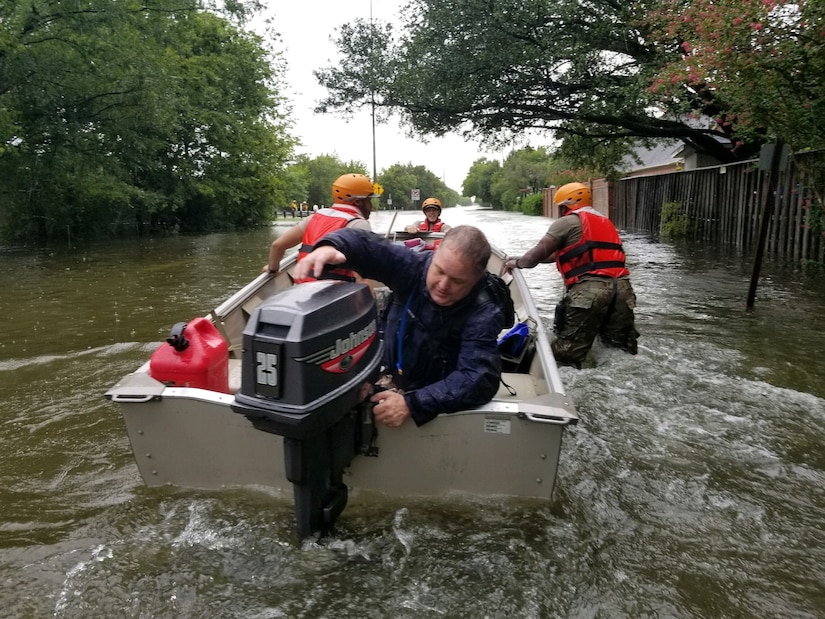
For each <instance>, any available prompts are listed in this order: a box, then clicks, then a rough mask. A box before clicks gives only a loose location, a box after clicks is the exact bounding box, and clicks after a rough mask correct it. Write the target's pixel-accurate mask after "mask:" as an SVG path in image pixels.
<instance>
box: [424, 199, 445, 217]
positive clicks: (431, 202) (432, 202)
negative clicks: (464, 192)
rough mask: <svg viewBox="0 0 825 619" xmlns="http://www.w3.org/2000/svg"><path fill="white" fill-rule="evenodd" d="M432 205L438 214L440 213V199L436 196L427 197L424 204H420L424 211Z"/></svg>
mask: <svg viewBox="0 0 825 619" xmlns="http://www.w3.org/2000/svg"><path fill="white" fill-rule="evenodd" d="M431 206H434V207H435V208H437V209H438V214H439V215H440V214H441V200H439V199H438V198H427V199H426V200H424V204H422V205H421V210H422V211H426V210H427V209H428V208H429V207H431Z"/></svg>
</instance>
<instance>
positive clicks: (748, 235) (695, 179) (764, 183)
mask: <svg viewBox="0 0 825 619" xmlns="http://www.w3.org/2000/svg"><path fill="white" fill-rule="evenodd" d="M824 166H825V152H823V151H816V152H811V153H804V154H801V155H800V154H798V155H795V156H794V157H792V158H791V160H790V162H789V165H788V166H787V168H786V169H785V170H784V171H782V172H780V174H779V176H778V178H776V179H775V180H774V187H775V190H774V191H770V186H769V184H768V180H769V174H768V172H764V171H760V165H759V161H756V160H754V161H747V162H744V163H739V164H735V165H724V166H715V167H710V168H701V169H698V170H690V171H686V172H673V173H670V174H661V175H657V176H639V177H633V178H627V179H624V180H621V181H618V182H615V183H611V185H612V191H610V192H609V198H608V200H609V203H608V204H607V205H606V206H607V208H606V209H605V205H604V204H601V205H600V207H601V208H600V210H602V211H603V212H604V211H605V210H606V211H607V213H608V215H609V216H610V218H611V220H612V221H613V223H614V224H616V226H617V227H618V228H620V229H622V230H627V231H630V232H649V233H652V234H656V235H658V234H659V232H660V226H661V214H662V207H663V206H664V205H665V204H668V203H678V204H679V205H680V206H681V212H682V213H684V214H687V216H688V218H689V220H690V223H691V231H692V232H691V234H692V236H693V238H694V239H695V240H697V241H703V242H707V243H714V244H718V245H720V246H728V247H731V248H735V249H737V250H738V251H740V252H743V253H752V252H753V251H754V250H755V248H756V243H757V241H758V240H759V225H760V219H761V216H762V212H763V208H764V197H765V196H766V195H767V194H768V193H770V194H771V195H770V200H771V201H772V207H773V208H772V215H771V220H770V226H769V230H768V236H767V239H766V243H765V255H766V256H771V257H772V258H773V259H774V260H777V261H780V262H786V261H787V262H794V263H800V262H803V261H815V262H819V263H823V264H825V237H824V236H823V235H824V234H825V232H824V231H823V228H825V217H823V205H822V203H821V201H820V200H818V199H816V197H815V196H814V195H813V192H812V191H811V189H810V186H809V184H808V183H809V182H811V181H809V179H810V178H812V176H811V170H812V169H818V170H820V173H819V175H818V178H820V179H821V178H822V173H821V170H822V169H823V167H824ZM763 167H764V166H763ZM813 177H814V178H816V177H817V175H814V176H813ZM819 182H821V181H819ZM823 189H825V188H823V187H821V186H818V195H819V196H822V192H823ZM594 198H595V194H594Z"/></svg>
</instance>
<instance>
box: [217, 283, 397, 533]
mask: <svg viewBox="0 0 825 619" xmlns="http://www.w3.org/2000/svg"><path fill="white" fill-rule="evenodd" d="M382 352H383V342H382V341H381V340H380V339H379V337H378V328H377V314H376V309H375V299H374V298H373V295H372V293H371V292H370V289H369V287H368V286H366V285H364V284H354V283H349V282H333V281H317V282H307V283H303V284H300V285H296V286H293V287H292V288H289V289H288V290H285V291H283V292H281V293H279V294H276V295H273V296H272V297H270V298H269V299H267V300H266V301H264V302H263V303H262V304H261V305H259V306H258V307H257V308H256V309H255V311H254V313H253V314H252V316H251V317H250V319H249V321H248V322H247V324H246V328H245V329H244V332H243V361H242V375H241V389H240V391H238V393H236V394H235V403H234V404H233V405H232V409H233V410H234V411H235V412H237V413H241V414H243V415H245V416H246V417H247V418H248V419H249V420H250V421H251V422H252V424H253V425H254V426H255V427H256V428H257V429H259V430H262V431H264V432H271V433H273V434H278V435H280V436H283V437H284V459H285V462H284V464H285V470H286V476H287V479H289V481H290V482H292V484H293V489H294V494H295V516H296V520H297V532H298V536H299V537H300V538H304V537H307V536H309V535H311V534H313V533H315V532H316V531H319V530H325V529H327V528H329V527H330V526H331V525H332V524H334V522H335V519H336V518H337V517H338V515H339V514H340V513H341V511H342V510H343V509H344V507H345V506H346V503H347V487H346V485H345V484H344V483H343V472H344V468H345V467H346V466H348V465H349V464H350V462H351V461H352V459H353V457H355V454H356V451H357V448H358V444H359V441H360V438H359V430H360V427H361V419H360V415H359V412H358V410H357V408H358V407H357V405H358V404H359V401H360V400H361V399H363V396H364V395H365V394H366V390H367V389H369V386H370V385H372V383H374V382H375V380H376V379H377V376H378V369H379V367H378V366H379V363H380V362H381V355H382Z"/></svg>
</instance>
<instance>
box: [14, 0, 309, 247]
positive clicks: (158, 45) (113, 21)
mask: <svg viewBox="0 0 825 619" xmlns="http://www.w3.org/2000/svg"><path fill="white" fill-rule="evenodd" d="M231 6H232V7H233V9H235V10H236V11H237V12H238V14H240V15H243V14H244V12H245V9H246V7H245V5H243V4H241V3H234V4H232V5H231ZM280 71H281V69H280V65H279V64H278V62H277V59H276V58H275V57H273V56H272V55H271V54H270V52H269V51H268V50H267V49H265V48H264V46H263V44H262V41H261V40H260V39H259V38H258V37H256V36H254V35H250V34H247V33H244V32H243V31H242V30H241V29H240V28H239V26H238V25H236V24H233V22H232V21H230V19H229V18H228V16H223V17H222V16H219V15H218V14H216V13H214V12H210V11H206V10H204V7H203V6H202V5H201V3H200V2H198V0H152V1H150V2H145V3H144V2H137V1H135V0H86V1H84V2H78V1H76V0H74V1H71V0H70V1H68V2H66V1H62V0H61V1H58V0H35V1H33V2H16V1H12V2H9V3H3V4H2V5H0V198H2V204H3V210H2V212H0V222H2V223H3V224H4V226H3V227H4V230H5V232H6V236H7V238H8V237H12V238H16V239H18V240H19V239H35V238H37V239H48V238H51V237H53V236H54V235H55V234H59V235H61V236H62V235H64V234H66V233H67V232H68V233H70V234H71V236H72V237H73V238H78V237H84V236H85V237H93V236H100V235H104V234H106V235H111V234H119V233H129V232H132V233H133V232H134V231H135V230H136V229H137V230H143V229H155V230H156V229H180V230H182V231H187V230H189V231H203V230H212V229H218V228H225V227H230V226H254V225H258V224H260V223H261V222H263V221H268V220H270V219H271V216H272V212H273V211H274V208H275V205H276V204H277V203H279V202H282V201H284V200H285V199H286V197H285V195H284V191H285V186H284V183H283V180H282V179H279V178H278V173H279V172H280V171H282V170H283V169H284V167H285V163H286V161H287V158H288V157H289V156H290V154H291V149H292V146H293V140H292V138H290V137H289V136H288V134H287V131H286V129H287V125H288V119H287V117H286V115H285V112H284V105H283V101H282V99H281V98H280V96H279V95H278V94H277V90H276V89H275V88H274V83H275V79H276V77H277V76H278V75H279V73H280Z"/></svg>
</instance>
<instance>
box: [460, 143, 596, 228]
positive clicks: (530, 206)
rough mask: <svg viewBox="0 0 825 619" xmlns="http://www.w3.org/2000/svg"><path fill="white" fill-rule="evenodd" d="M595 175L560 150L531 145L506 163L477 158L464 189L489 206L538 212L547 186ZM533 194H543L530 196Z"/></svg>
mask: <svg viewBox="0 0 825 619" xmlns="http://www.w3.org/2000/svg"><path fill="white" fill-rule="evenodd" d="M594 175H595V174H594V173H593V172H592V171H590V170H588V169H586V168H575V167H573V166H572V165H571V164H570V163H569V160H567V159H566V158H565V157H563V156H562V155H560V154H558V153H557V152H550V151H549V150H548V149H547V148H544V147H542V148H532V147H529V146H527V147H524V148H521V149H519V150H514V151H513V152H511V153H510V154H509V155H508V156H507V157H506V158H505V160H504V162H503V163H502V164H499V162H498V161H495V160H493V161H490V160H488V159H478V160H476V161H475V163H473V165H472V167H471V168H470V171H469V173H468V174H467V178H466V180H465V181H464V193H465V194H467V195H470V196H475V199H476V201H477V202H480V203H481V204H484V205H485V206H492V207H493V208H497V209H502V210H516V211H522V212H528V211H529V214H535V211H536V209H537V207H536V204H539V205H540V204H541V194H542V190H543V189H544V188H545V187H550V186H553V185H556V186H558V185H563V184H564V183H570V182H573V181H581V180H587V179H588V178H591V177H593V176H594ZM531 196H539V198H538V199H536V198H531V199H530V200H526V199H527V198H529V197H531ZM538 211H539V212H540V211H541V208H540V206H539V207H538Z"/></svg>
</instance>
